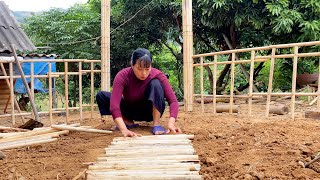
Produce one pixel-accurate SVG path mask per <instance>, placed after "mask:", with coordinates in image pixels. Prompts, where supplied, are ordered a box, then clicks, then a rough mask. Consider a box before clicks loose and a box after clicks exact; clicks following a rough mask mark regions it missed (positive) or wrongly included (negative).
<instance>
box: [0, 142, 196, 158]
mask: <svg viewBox="0 0 320 180" xmlns="http://www.w3.org/2000/svg"><path fill="white" fill-rule="evenodd" d="M0 141H1V140H0ZM173 148H174V147H173ZM173 148H172V149H162V150H161V151H160V150H159V149H157V148H153V149H140V150H136V149H134V150H130V151H128V150H125V149H124V150H106V154H107V155H108V156H113V155H114V156H120V155H134V154H144V153H152V154H153V153H156V154H164V153H167V154H170V153H181V154H182V153H185V154H195V150H194V149H193V148H190V149H173Z"/></svg>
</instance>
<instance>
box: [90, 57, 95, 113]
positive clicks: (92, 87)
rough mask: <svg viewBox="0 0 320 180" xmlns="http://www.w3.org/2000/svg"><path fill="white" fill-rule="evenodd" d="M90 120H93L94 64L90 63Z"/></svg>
mask: <svg viewBox="0 0 320 180" xmlns="http://www.w3.org/2000/svg"><path fill="white" fill-rule="evenodd" d="M90 89H91V103H90V105H91V119H92V118H93V110H94V107H93V104H94V63H93V62H91V88H90Z"/></svg>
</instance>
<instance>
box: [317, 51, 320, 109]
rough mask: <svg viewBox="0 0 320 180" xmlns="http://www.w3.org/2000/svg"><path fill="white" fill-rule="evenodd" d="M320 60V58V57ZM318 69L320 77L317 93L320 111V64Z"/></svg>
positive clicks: (319, 77) (319, 78)
mask: <svg viewBox="0 0 320 180" xmlns="http://www.w3.org/2000/svg"><path fill="white" fill-rule="evenodd" d="M319 60H320V57H319ZM318 69H319V75H318V92H317V97H316V98H317V108H318V110H319V109H320V88H319V87H320V63H319V65H318Z"/></svg>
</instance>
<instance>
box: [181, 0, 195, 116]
mask: <svg viewBox="0 0 320 180" xmlns="http://www.w3.org/2000/svg"><path fill="white" fill-rule="evenodd" d="M182 20H183V22H182V25H183V80H184V81H183V82H184V84H183V86H184V105H185V111H192V110H193V59H192V55H193V32H192V0H182Z"/></svg>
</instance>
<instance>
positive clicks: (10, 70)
mask: <svg viewBox="0 0 320 180" xmlns="http://www.w3.org/2000/svg"><path fill="white" fill-rule="evenodd" d="M9 74H10V98H11V119H12V125H15V124H16V121H15V114H14V104H13V103H14V101H13V98H14V86H13V64H12V62H10V63H9Z"/></svg>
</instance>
